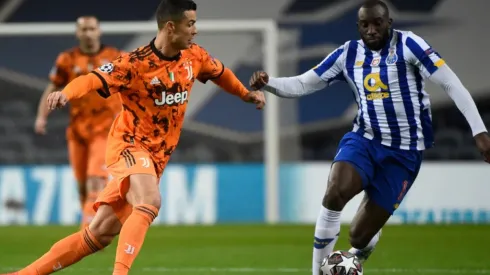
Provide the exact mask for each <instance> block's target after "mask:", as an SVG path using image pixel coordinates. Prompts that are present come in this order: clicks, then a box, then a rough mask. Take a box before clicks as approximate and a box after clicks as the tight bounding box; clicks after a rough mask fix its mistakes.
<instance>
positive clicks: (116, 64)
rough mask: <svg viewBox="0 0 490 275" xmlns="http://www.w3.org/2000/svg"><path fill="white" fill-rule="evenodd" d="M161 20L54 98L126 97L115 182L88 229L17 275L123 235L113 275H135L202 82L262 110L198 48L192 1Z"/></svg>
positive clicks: (54, 267)
mask: <svg viewBox="0 0 490 275" xmlns="http://www.w3.org/2000/svg"><path fill="white" fill-rule="evenodd" d="M156 17H157V23H158V32H157V35H156V38H155V39H154V40H152V41H151V42H150V43H149V44H148V45H147V46H144V47H140V48H138V49H137V50H135V51H133V52H131V53H128V54H123V55H122V56H121V57H119V58H117V59H116V60H114V61H113V62H112V63H108V64H105V65H103V66H101V67H100V68H98V69H97V70H95V71H94V72H92V73H90V74H88V75H85V76H80V77H78V78H76V79H75V80H73V81H72V82H70V83H69V84H68V85H67V86H66V87H65V88H64V89H63V91H61V92H53V93H51V94H49V96H48V99H47V101H48V105H47V107H48V108H49V109H53V108H56V107H62V106H65V105H66V104H67V103H68V102H71V101H72V100H74V99H77V98H82V97H83V96H85V95H87V94H90V93H96V92H95V91H97V92H98V93H99V94H100V95H101V96H103V97H108V96H110V95H111V94H119V95H120V96H121V100H122V104H123V110H122V111H121V113H119V114H118V116H117V118H116V119H115V121H114V123H113V124H112V128H111V131H110V133H109V139H108V147H107V153H106V160H107V166H108V170H109V172H110V174H111V175H112V176H113V179H112V180H111V181H110V182H109V183H108V185H107V186H106V187H105V188H104V190H103V191H102V193H101V194H100V195H99V197H98V198H97V202H96V203H95V205H94V207H95V208H96V211H97V213H96V215H95V218H94V219H93V220H92V222H91V223H90V225H89V226H88V227H87V228H85V229H82V230H81V231H80V232H78V233H75V234H73V235H71V236H68V237H66V238H64V239H62V240H60V241H59V242H57V243H56V244H54V245H53V246H52V247H51V249H50V250H49V251H48V252H47V253H46V254H44V256H42V257H41V258H39V259H38V260H36V261H35V262H34V263H32V264H30V265H29V266H27V267H26V268H24V269H22V270H21V271H19V272H17V274H19V275H45V274H51V273H53V272H55V271H58V270H61V269H63V268H66V267H68V266H70V265H72V264H74V263H76V262H78V261H80V260H81V259H82V258H84V257H86V256H88V255H90V254H92V253H95V252H97V251H98V250H100V249H102V248H103V247H105V246H107V245H109V244H110V243H111V241H112V240H113V239H114V237H115V236H117V235H119V241H118V245H117V250H116V260H115V264H114V271H113V274H115V275H121V274H128V272H129V269H130V268H131V265H132V264H133V261H134V260H135V258H136V256H137V255H138V253H139V252H140V251H141V249H142V246H143V242H144V239H145V235H146V232H147V230H148V228H149V227H150V224H151V223H152V222H153V220H154V219H155V218H156V217H157V216H158V213H159V209H160V205H161V194H160V191H159V187H158V186H159V181H160V177H161V176H162V173H163V171H164V169H165V166H166V165H167V162H168V161H169V158H170V156H171V154H172V152H173V151H174V150H175V148H176V146H177V144H178V141H179V137H180V132H181V129H182V124H183V121H184V116H185V111H186V107H187V102H188V100H189V97H190V94H191V93H192V92H191V89H192V86H193V84H194V82H195V80H196V79H197V80H199V81H201V82H203V83H204V82H207V81H208V80H211V81H213V82H214V83H215V84H217V85H218V86H220V87H221V88H223V89H224V90H225V91H227V92H229V93H231V94H233V95H236V96H237V97H239V98H241V99H242V100H243V101H245V102H249V103H254V104H256V105H257V108H258V109H262V108H263V106H264V104H265V99H264V95H263V94H262V93H261V92H249V91H248V90H247V89H246V88H245V87H244V86H243V85H242V84H241V83H240V81H239V80H238V79H237V78H236V76H235V75H234V74H233V72H232V71H231V70H229V69H228V68H225V67H224V66H223V64H222V63H221V62H220V61H219V60H218V59H215V58H214V57H212V56H210V55H209V54H208V52H207V51H206V50H204V49H203V48H201V47H200V46H198V45H196V44H194V43H193V42H192V40H193V38H194V36H195V35H196V34H197V28H196V20H197V19H196V4H195V3H194V2H193V1H192V0H163V1H162V2H161V3H160V5H159V7H158V9H157V12H156ZM224 107H225V108H226V106H224Z"/></svg>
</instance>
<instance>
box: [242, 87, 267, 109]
mask: <svg viewBox="0 0 490 275" xmlns="http://www.w3.org/2000/svg"><path fill="white" fill-rule="evenodd" d="M243 100H244V101H245V102H249V103H253V104H255V105H256V107H257V109H258V110H262V109H263V108H264V106H265V96H264V93H262V92H259V91H252V92H249V93H248V94H247V95H246V96H245V98H244V99H243Z"/></svg>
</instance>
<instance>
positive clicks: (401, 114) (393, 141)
mask: <svg viewBox="0 0 490 275" xmlns="http://www.w3.org/2000/svg"><path fill="white" fill-rule="evenodd" d="M391 24H392V19H391V18H390V15H389V10H388V8H387V6H386V4H384V3H383V2H382V1H370V2H369V3H366V4H364V5H363V6H362V7H361V8H360V9H359V13H358V30H359V33H360V36H361V39H360V40H352V41H348V42H346V43H345V44H343V45H342V46H340V47H339V48H337V49H336V50H334V51H333V52H332V53H331V54H330V55H328V56H327V57H326V58H325V59H324V60H323V61H321V62H320V64H318V66H316V67H315V68H313V69H311V70H309V71H307V72H305V73H304V74H302V75H298V76H293V77H279V78H273V77H269V76H268V75H267V73H265V72H255V73H254V74H253V76H252V78H251V80H250V85H251V87H252V88H254V89H263V90H265V91H268V92H270V93H273V94H275V95H277V96H279V97H285V98H296V97H300V96H305V95H308V94H311V93H313V92H315V91H318V90H321V89H323V88H325V87H327V86H330V85H332V84H333V83H335V82H337V81H345V82H347V83H348V84H349V86H350V87H351V88H352V91H353V92H354V95H355V98H356V101H357V104H358V107H359V108H358V112H357V116H356V118H355V120H354V122H353V124H354V126H353V129H352V131H351V132H348V133H347V134H346V135H345V136H344V137H343V138H342V140H341V141H340V143H339V147H338V150H337V154H336V156H335V158H334V164H333V166H332V169H331V172H330V175H329V179H328V188H327V191H326V193H325V196H324V198H323V202H322V207H321V211H320V213H319V216H318V219H317V222H316V228H315V238H314V249H313V265H312V272H313V275H318V274H319V267H320V264H321V262H322V260H323V258H324V257H326V256H327V255H328V254H329V253H330V252H332V251H333V249H334V245H335V242H336V241H337V239H338V236H339V232H340V214H341V211H342V209H343V208H344V206H345V205H346V204H347V202H349V201H350V200H351V199H352V198H353V197H354V196H355V195H357V194H358V193H360V192H361V191H363V190H364V191H365V194H366V195H365V197H364V199H363V201H362V202H361V204H360V206H359V209H358V212H357V215H356V216H355V218H354V220H353V221H352V224H351V228H350V243H351V245H352V248H351V249H350V252H352V253H354V254H356V255H357V256H358V257H359V259H360V260H361V261H365V260H366V259H367V258H368V256H369V255H370V254H371V252H372V251H373V249H374V247H375V245H376V243H377V242H378V240H379V236H380V233H381V228H382V227H383V226H384V224H385V223H386V222H387V220H388V219H389V218H390V216H391V215H392V214H393V212H394V211H395V210H396V208H397V207H398V205H399V204H400V203H401V201H402V200H403V198H404V196H405V195H406V193H407V192H408V190H409V189H410V187H411V186H412V184H413V182H414V181H415V178H416V177H417V174H418V172H419V169H420V165H421V162H422V152H423V150H425V149H427V148H430V147H432V145H433V132H432V119H431V111H430V100H429V95H428V93H427V92H426V91H425V89H424V81H425V80H426V79H429V80H431V81H432V82H434V83H436V84H438V85H440V86H441V87H442V88H443V89H444V90H445V91H446V92H447V93H448V95H449V96H450V97H451V98H452V99H453V101H454V102H455V103H456V105H457V107H458V108H459V110H460V111H461V113H462V114H463V115H464V116H465V118H466V120H467V121H468V123H469V125H470V127H471V130H472V133H473V136H474V138H475V141H476V145H477V147H478V149H479V150H480V151H481V153H482V155H483V156H484V158H485V160H486V161H487V162H488V161H489V160H490V138H489V136H488V133H487V129H486V127H485V125H484V124H483V121H482V119H481V116H480V114H479V112H478V109H477V108H476V105H475V103H474V101H473V99H472V97H471V95H470V94H469V92H468V91H467V89H466V88H465V87H464V86H463V84H462V83H461V81H460V80H459V79H458V77H457V76H456V75H455V74H454V72H453V71H452V70H451V69H450V68H449V66H448V65H447V64H446V63H445V61H444V60H443V59H442V58H441V56H440V55H439V54H438V53H437V52H436V51H435V50H434V49H432V47H431V46H430V45H429V44H428V43H427V42H426V41H424V40H423V39H422V38H420V37H419V36H417V35H415V34H414V33H412V32H410V31H400V30H396V29H393V28H392V26H391Z"/></svg>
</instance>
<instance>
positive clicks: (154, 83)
mask: <svg viewBox="0 0 490 275" xmlns="http://www.w3.org/2000/svg"><path fill="white" fill-rule="evenodd" d="M150 84H151V85H159V84H162V82H160V80H159V79H158V77H156V76H155V77H154V78H153V79H152V80H151V81H150Z"/></svg>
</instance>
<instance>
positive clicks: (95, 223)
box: [89, 204, 122, 246]
mask: <svg viewBox="0 0 490 275" xmlns="http://www.w3.org/2000/svg"><path fill="white" fill-rule="evenodd" d="M121 228H122V223H121V221H120V218H119V217H118V215H117V213H116V211H115V209H113V207H112V206H111V205H109V204H102V205H100V206H99V207H98V208H97V212H96V214H95V217H94V219H93V220H92V221H91V222H90V224H89V229H90V232H92V234H93V235H94V236H95V237H96V238H97V240H98V241H99V242H100V243H101V244H102V245H104V246H106V245H108V244H109V243H111V241H112V240H113V239H114V237H115V236H117V235H118V234H119V232H121Z"/></svg>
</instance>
